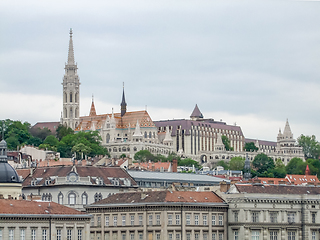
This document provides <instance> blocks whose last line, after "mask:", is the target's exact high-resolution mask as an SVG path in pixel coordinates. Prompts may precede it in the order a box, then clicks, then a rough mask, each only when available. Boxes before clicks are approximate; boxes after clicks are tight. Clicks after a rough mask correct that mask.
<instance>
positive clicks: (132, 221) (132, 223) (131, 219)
mask: <svg viewBox="0 0 320 240" xmlns="http://www.w3.org/2000/svg"><path fill="white" fill-rule="evenodd" d="M130 224H131V226H134V215H130Z"/></svg>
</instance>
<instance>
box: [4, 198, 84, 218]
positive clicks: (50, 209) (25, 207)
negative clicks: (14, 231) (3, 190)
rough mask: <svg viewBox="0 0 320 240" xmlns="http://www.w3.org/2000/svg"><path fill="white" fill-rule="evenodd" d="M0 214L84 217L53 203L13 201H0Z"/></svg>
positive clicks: (80, 213)
mask: <svg viewBox="0 0 320 240" xmlns="http://www.w3.org/2000/svg"><path fill="white" fill-rule="evenodd" d="M0 214H19V215H23V214H43V215H48V214H58V215H85V213H82V212H80V211H77V210H75V209H73V208H69V207H66V206H63V205H60V204H58V203H55V202H36V201H27V200H13V199H0Z"/></svg>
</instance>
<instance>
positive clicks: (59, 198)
mask: <svg viewBox="0 0 320 240" xmlns="http://www.w3.org/2000/svg"><path fill="white" fill-rule="evenodd" d="M58 203H59V204H63V194H62V192H60V193H59V194H58Z"/></svg>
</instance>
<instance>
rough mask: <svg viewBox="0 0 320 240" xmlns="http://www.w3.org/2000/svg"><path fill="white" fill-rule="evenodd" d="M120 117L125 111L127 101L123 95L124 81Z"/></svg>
mask: <svg viewBox="0 0 320 240" xmlns="http://www.w3.org/2000/svg"><path fill="white" fill-rule="evenodd" d="M120 106H121V117H123V115H124V114H125V113H126V112H127V103H126V99H125V96H124V83H123V92H122V101H121V105H120Z"/></svg>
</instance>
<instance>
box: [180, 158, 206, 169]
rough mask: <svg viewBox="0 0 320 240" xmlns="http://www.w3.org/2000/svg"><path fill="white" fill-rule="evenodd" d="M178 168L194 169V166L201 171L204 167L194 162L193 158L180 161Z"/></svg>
mask: <svg viewBox="0 0 320 240" xmlns="http://www.w3.org/2000/svg"><path fill="white" fill-rule="evenodd" d="M178 166H187V167H192V166H194V167H195V168H197V169H201V168H202V166H201V165H200V164H199V163H198V162H197V161H195V160H192V159H191V158H185V159H181V160H180V161H178Z"/></svg>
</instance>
